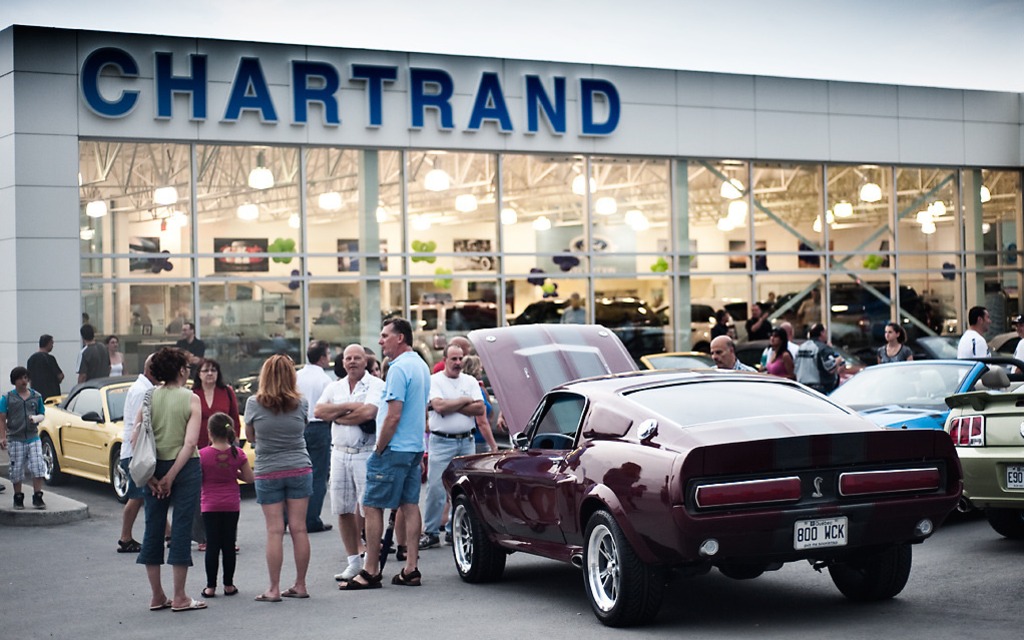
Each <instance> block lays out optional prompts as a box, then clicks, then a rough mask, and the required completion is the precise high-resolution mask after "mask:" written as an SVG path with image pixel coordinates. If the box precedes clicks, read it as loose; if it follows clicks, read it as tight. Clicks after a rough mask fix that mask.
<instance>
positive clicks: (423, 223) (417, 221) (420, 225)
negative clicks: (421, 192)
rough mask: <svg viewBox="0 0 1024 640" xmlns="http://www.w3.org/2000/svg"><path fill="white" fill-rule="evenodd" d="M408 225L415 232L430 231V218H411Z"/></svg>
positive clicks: (422, 216) (423, 216) (420, 216)
mask: <svg viewBox="0 0 1024 640" xmlns="http://www.w3.org/2000/svg"><path fill="white" fill-rule="evenodd" d="M409 224H410V225H411V226H412V228H413V229H415V230H416V231H427V230H428V229H430V218H428V217H427V216H425V215H418V216H412V218H410V219H409Z"/></svg>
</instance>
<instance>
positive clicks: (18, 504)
mask: <svg viewBox="0 0 1024 640" xmlns="http://www.w3.org/2000/svg"><path fill="white" fill-rule="evenodd" d="M14 508H15V509H24V508H25V494H24V493H20V492H19V493H16V494H14Z"/></svg>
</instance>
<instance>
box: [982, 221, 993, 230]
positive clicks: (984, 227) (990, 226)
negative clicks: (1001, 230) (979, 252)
mask: <svg viewBox="0 0 1024 640" xmlns="http://www.w3.org/2000/svg"><path fill="white" fill-rule="evenodd" d="M991 230H992V225H990V224H989V223H987V222H982V223H981V232H982V233H988V232H989V231H991Z"/></svg>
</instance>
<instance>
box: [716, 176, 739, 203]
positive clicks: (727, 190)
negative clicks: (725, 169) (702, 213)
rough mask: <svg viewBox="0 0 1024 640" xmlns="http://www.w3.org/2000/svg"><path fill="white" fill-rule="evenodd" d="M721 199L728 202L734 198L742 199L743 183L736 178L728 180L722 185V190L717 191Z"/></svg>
mask: <svg viewBox="0 0 1024 640" xmlns="http://www.w3.org/2000/svg"><path fill="white" fill-rule="evenodd" d="M719 193H721V194H722V197H723V198H726V199H728V200H735V199H736V198H741V197H743V183H742V182H740V181H739V180H737V179H736V178H730V179H729V181H728V182H723V183H722V189H721V190H720V191H719Z"/></svg>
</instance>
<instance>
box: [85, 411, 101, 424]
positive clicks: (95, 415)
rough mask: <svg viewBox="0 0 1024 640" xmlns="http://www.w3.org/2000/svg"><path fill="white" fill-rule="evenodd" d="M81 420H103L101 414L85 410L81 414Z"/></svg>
mask: <svg viewBox="0 0 1024 640" xmlns="http://www.w3.org/2000/svg"><path fill="white" fill-rule="evenodd" d="M82 420H85V421H86V422H103V416H101V415H100V414H99V413H97V412H95V411H87V412H86V413H85V414H83V415H82Z"/></svg>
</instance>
